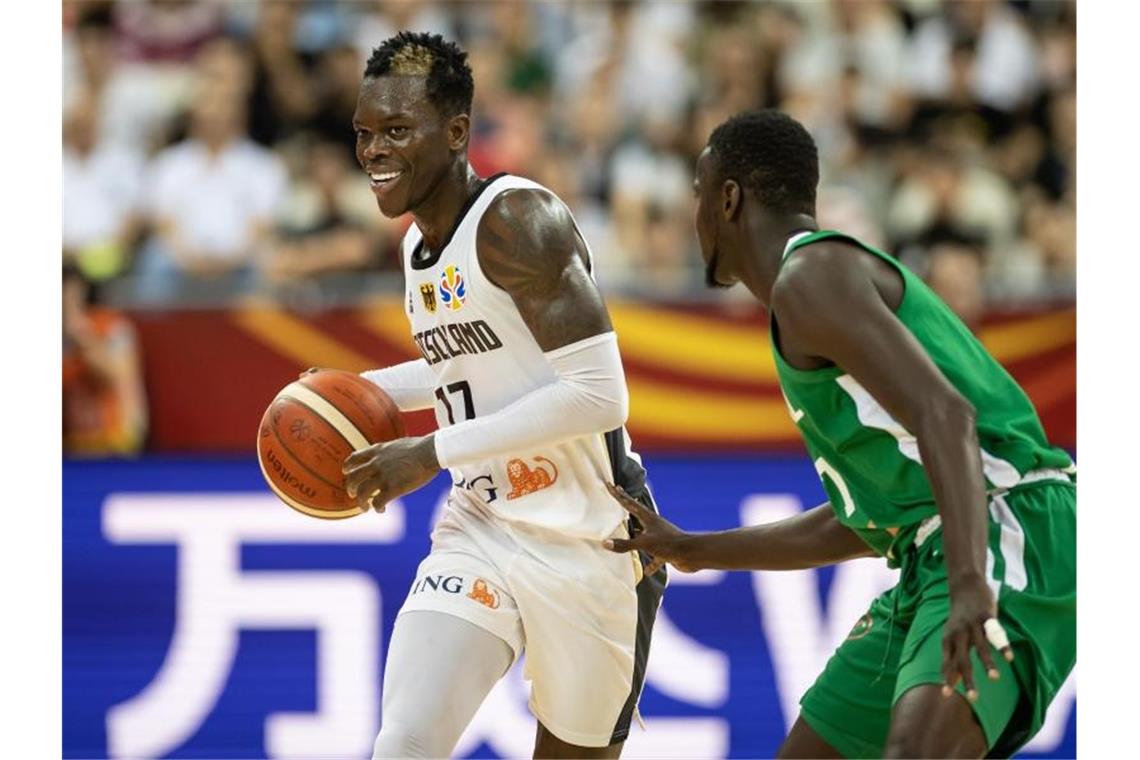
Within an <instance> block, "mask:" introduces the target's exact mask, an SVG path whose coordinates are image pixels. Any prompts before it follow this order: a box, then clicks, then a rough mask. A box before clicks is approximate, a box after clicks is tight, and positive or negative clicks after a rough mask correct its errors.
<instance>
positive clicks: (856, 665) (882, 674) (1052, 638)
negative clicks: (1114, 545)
mask: <svg viewBox="0 0 1140 760" xmlns="http://www.w3.org/2000/svg"><path fill="white" fill-rule="evenodd" d="M937 525H938V518H931V519H930V520H927V521H926V522H924V523H923V524H921V525H920V526H918V527H917V528H915V529H913V530H914V535H913V536H912V537H911V538H912V540H911V541H910V543H909V545H908V546H906V548H905V549H903V550H902V557H903V559H902V575H901V578H900V580H899V583H898V585H896V586H895V587H894V588H892V589H891V590H889V591H887V592H886V593H884V594H883V595H881V596H880V597H878V598H877V599H875V601H874V602H872V604H871V607H870V609H869V610H868V611H867V613H866V614H865V615H863V616H862V617H861V618H860V619H859V620H858V621H857V622H856V623H855V626H854V628H852V630H851V633H850V635H849V636H848V637H847V639H846V640H845V641H844V642H843V643H842V644H841V645H840V646H839V648H838V649H837V650H836V652H835V654H834V655H832V657H831V659H830V660H829V661H828V663H827V666H826V667H825V668H824V671H823V673H822V674H820V676H819V678H818V679H817V680H816V682H815V684H814V685H813V686H812V687H811V688H810V689H808V691H807V693H806V694H804V696H803V699H801V700H800V706H801V708H802V717H803V718H804V720H805V721H806V722H807V724H808V725H809V726H811V727H812V728H813V729H814V730H815V731H816V733H818V734H819V735H820V737H822V738H823V739H824V741H826V742H827V743H828V744H830V745H831V746H832V747H834V748H835V749H836V750H837V751H838V752H840V753H842V754H843V755H844V756H845V757H881V756H882V754H883V748H884V745H885V744H886V739H887V733H888V730H889V729H890V723H891V709H892V707H893V705H894V704H895V702H897V701H898V700H899V698H900V697H901V696H902V695H903V694H904V693H906V691H907V690H909V689H911V688H912V687H915V686H920V685H923V684H941V683H942V629H943V626H944V625H945V623H946V620H947V618H948V616H949V612H950V592H949V587H948V586H947V581H946V563H945V558H944V556H943V549H942V531H941V530H939V529H938V528H937ZM988 543H989V545H988V550H987V552H986V577H987V580H988V581H989V584H990V587H991V588H992V589H993V590H994V594H995V596H996V598H997V600H998V618H999V620H1001V623H1002V625H1003V626H1004V627H1005V630H1006V633H1008V634H1009V639H1010V643H1011V645H1012V647H1013V652H1014V661H1013V662H1012V663H1007V662H1006V661H1005V659H1004V658H1002V657H1000V656H998V655H997V653H996V652H994V653H993V654H994V657H993V660H994V662H995V664H996V665H997V668H998V671H999V673H1000V678H999V679H998V680H997V681H991V680H990V679H989V678H988V677H987V675H986V672H985V668H984V667H983V666H982V663H981V660H980V658H979V657H978V656H977V654H976V653H973V654H972V659H973V663H974V683H975V685H976V687H977V689H978V700H977V702H975V703H974V704H972V705H971V707H972V708H973V710H974V714H975V716H976V717H977V719H978V723H979V724H980V725H981V727H982V731H983V732H984V734H985V738H986V744H987V746H988V747H989V753H988V754H989V755H990V756H998V757H1001V756H1009V755H1011V754H1013V753H1014V752H1015V751H1017V749H1018V748H1019V747H1021V746H1022V745H1024V744H1025V743H1026V742H1027V741H1029V739H1031V738H1032V737H1033V735H1034V734H1036V733H1037V731H1038V729H1040V727H1041V723H1042V721H1043V720H1044V717H1045V710H1046V708H1047V707H1048V706H1049V703H1050V702H1051V701H1052V699H1053V697H1054V696H1055V695H1056V693H1057V691H1058V689H1060V688H1061V684H1062V683H1063V682H1064V680H1065V678H1066V677H1067V676H1068V675H1069V672H1070V671H1071V670H1072V669H1073V665H1074V663H1075V662H1076V643H1077V642H1076V639H1077V626H1076V622H1077V615H1076V613H1077V585H1076V580H1077V577H1076V569H1077V565H1076V486H1074V485H1072V484H1070V483H1065V482H1059V481H1042V482H1038V483H1034V484H1032V485H1028V486H1022V487H1020V488H1017V489H1014V490H1012V491H1007V492H1005V493H1002V494H996V495H994V496H993V497H992V498H991V501H990V504H989V537H988ZM958 691H959V692H961V693H962V694H963V695H964V694H965V687H964V686H963V685H962V684H961V683H960V684H959V685H958Z"/></svg>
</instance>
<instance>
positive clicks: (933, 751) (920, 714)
mask: <svg viewBox="0 0 1140 760" xmlns="http://www.w3.org/2000/svg"><path fill="white" fill-rule="evenodd" d="M949 612H950V607H949V599H948V597H946V596H936V597H933V598H931V599H929V600H927V601H924V602H923V603H922V605H921V606H920V607H919V608H918V611H917V612H916V614H915V619H914V622H913V623H912V624H911V628H910V632H909V633H908V635H907V640H906V643H905V644H904V647H903V654H902V658H901V660H900V663H899V671H898V677H897V679H896V683H895V697H894V709H893V710H892V713H891V727H890V733H889V736H888V739H887V751H886V752H887V755H888V756H890V757H915V756H922V757H982V756H984V755H985V754H986V752H987V750H988V749H989V748H990V747H992V746H994V744H995V743H996V742H997V741H998V738H999V737H1000V736H1001V735H1002V733H1004V731H1005V730H1006V727H1007V726H1008V725H1009V722H1010V719H1011V718H1012V717H1013V715H1014V712H1015V710H1016V709H1017V707H1018V703H1019V701H1020V700H1021V698H1022V692H1021V686H1020V685H1019V683H1018V679H1017V676H1016V674H1015V673H1014V672H1013V669H1012V667H1011V666H1010V664H1009V663H1008V662H1006V661H1005V659H1004V658H1002V657H998V656H996V653H994V654H995V656H994V657H993V661H994V666H995V668H996V669H997V671H998V678H997V679H996V680H993V679H991V678H989V676H988V675H987V673H986V667H985V665H983V664H982V661H981V658H980V657H978V654H977V652H974V651H971V653H970V660H971V663H972V665H973V680H974V686H975V688H976V689H977V691H978V699H977V701H975V702H973V703H971V702H969V701H968V700H967V699H966V687H965V682H964V681H960V682H959V683H958V684H957V687H956V689H955V691H954V693H953V694H951V695H949V696H945V697H944V696H943V695H942V680H943V679H942V658H943V653H942V635H943V630H944V627H945V624H946V619H947V618H948V616H949Z"/></svg>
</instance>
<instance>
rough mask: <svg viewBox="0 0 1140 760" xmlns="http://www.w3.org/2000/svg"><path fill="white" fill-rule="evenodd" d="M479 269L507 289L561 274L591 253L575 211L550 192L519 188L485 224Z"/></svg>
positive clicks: (494, 204)
mask: <svg viewBox="0 0 1140 760" xmlns="http://www.w3.org/2000/svg"><path fill="white" fill-rule="evenodd" d="M476 246H477V250H478V256H479V264H480V266H481V267H482V268H483V271H484V272H485V273H486V274H487V276H488V277H490V278H491V281H492V282H494V283H495V284H496V285H499V286H500V287H502V288H505V289H507V290H511V289H512V287H511V286H512V285H515V284H517V283H516V281H517V280H519V279H520V278H525V279H532V278H534V277H535V276H537V275H541V273H543V272H547V271H560V270H562V269H564V268H565V267H566V266H567V264H569V263H571V262H572V260H573V259H574V258H575V257H580V258H581V259H582V261H583V262H584V261H585V250H584V248H583V246H582V245H581V243H580V241H579V238H578V235H577V232H576V231H575V228H574V220H573V218H572V217H571V216H570V210H569V209H568V208H566V204H564V203H563V202H562V201H561V200H559V199H558V197H557V196H555V195H554V194H553V193H551V192H549V191H547V190H540V189H536V188H513V189H511V190H506V191H504V192H503V193H501V194H499V195H498V196H496V198H495V199H494V200H493V201H491V203H490V205H489V206H488V207H487V211H486V212H485V213H484V214H483V218H482V219H480V221H479V230H478V233H477V235H476Z"/></svg>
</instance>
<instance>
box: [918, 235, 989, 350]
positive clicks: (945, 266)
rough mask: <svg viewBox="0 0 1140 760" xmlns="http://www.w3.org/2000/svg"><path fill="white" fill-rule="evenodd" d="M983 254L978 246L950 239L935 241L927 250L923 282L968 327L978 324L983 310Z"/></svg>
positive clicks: (974, 326)
mask: <svg viewBox="0 0 1140 760" xmlns="http://www.w3.org/2000/svg"><path fill="white" fill-rule="evenodd" d="M984 257H985V254H984V252H983V251H982V249H981V248H979V247H978V246H976V245H970V244H969V243H968V242H965V241H951V240H947V241H945V242H941V243H936V244H935V245H933V246H932V247H931V248H930V251H929V252H928V253H927V261H926V283H927V284H928V285H929V286H930V287H931V289H933V290H934V292H935V293H937V294H938V295H939V296H940V297H941V298H942V300H943V301H945V302H946V305H947V306H949V307H950V308H951V309H953V311H954V313H955V314H957V315H958V318H959V319H961V320H962V321H963V322H965V323H966V326H967V327H969V328H970V329H971V330H976V329H977V328H978V325H979V324H981V321H982V314H983V311H984V309H983V307H984V305H985V301H984V298H983V290H982V273H983V269H984V268H983V259H984Z"/></svg>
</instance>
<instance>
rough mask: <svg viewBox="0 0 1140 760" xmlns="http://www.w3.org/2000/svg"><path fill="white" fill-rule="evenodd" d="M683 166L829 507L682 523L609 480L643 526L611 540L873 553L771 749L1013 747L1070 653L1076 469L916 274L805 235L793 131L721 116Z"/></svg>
mask: <svg viewBox="0 0 1140 760" xmlns="http://www.w3.org/2000/svg"><path fill="white" fill-rule="evenodd" d="M696 174H697V176H696V181H695V191H696V194H697V198H698V207H697V218H696V225H697V234H698V237H699V239H700V246H701V252H702V255H703V257H704V259H705V262H706V264H707V270H706V271H707V278H708V282H709V284H710V285H712V286H729V285H732V284H734V283H736V282H742V283H744V285H745V286H746V287H747V288H748V289H749V290H750V291H751V292H752V294H753V295H755V296H756V298H757V299H759V300H760V302H761V303H763V304H764V306H765V307H766V308H767V309H768V312H769V315H770V320H771V321H770V329H771V343H772V352H773V354H774V355H775V362H776V367H777V372H778V375H779V380H780V387H781V389H782V391H783V393H784V396H785V398H786V400H787V402H788V408H789V412H790V413H791V415H792V419H793V420H794V421H795V423H796V426H797V427H798V428H799V429H800V432H801V433H802V434H803V438H804V442H805V443H806V445H807V449H808V451H809V453H810V454H811V457H812V459H813V460H814V461H815V466H816V469H817V470H818V471H819V474H820V479H821V481H822V483H823V487H824V490H825V491H826V493H827V496H828V499H829V503H828V504H824V505H822V506H820V507H817V508H815V509H812V510H809V511H807V512H804V513H803V514H801V515H799V516H797V517H794V518H791V519H788V520H784V521H781V522H777V523H773V524H769V525H762V526H757V527H751V528H742V529H737V530H730V531H724V532H721V533H708V534H690V533H685V532H683V531H681V530H679V529H677V528H676V527H674V526H673V525H671V524H669V523H668V522H667V521H666V520H664V519H662V518H661V517H659V516H657V515H656V514H653V513H652V512H650V511H649V510H647V509H645V508H644V507H642V506H641V505H640V504H639V503H638V502H636V501H634V500H632V499H629V498H627V497H626V496H625V495H624V494H622V493H621V492H620V491H619V490H617V489H611V490H612V491H613V493H614V495H615V497H616V498H617V499H618V500H619V501H620V502H621V503H622V504H623V505H624V506H625V507H626V509H628V510H629V511H630V512H631V513H632V514H633V515H634V516H636V517H637V519H638V520H639V521H640V522H641V523H642V524H643V526H644V531H643V532H641V533H640V534H638V535H636V536H635V537H634V538H632V539H630V540H614V541H610V542H607V546H609V548H611V549H613V550H615V551H629V550H634V549H636V550H641V551H645V552H647V553H649V554H652V555H654V557H655V560H656V561H658V562H660V561H668V562H670V563H672V564H674V565H675V566H676V567H677V568H678V569H680V570H684V571H692V570H697V569H700V568H717V569H724V570H793V569H803V568H811V567H818V566H821V565H826V564H831V563H836V562H842V561H844V560H848V559H853V558H856V557H867V556H882V557H884V558H885V559H886V561H887V562H888V564H890V565H891V566H893V567H898V568H900V569H901V572H900V576H901V577H900V581H899V583H898V585H897V586H895V587H894V588H893V589H891V590H890V591H888V592H886V593H885V594H883V595H882V596H880V597H879V598H878V599H876V600H875V601H874V602H873V603H872V605H871V607H870V609H869V610H868V612H867V614H866V615H864V616H863V617H862V618H861V619H860V620H859V621H858V622H857V623H856V624H855V627H854V628H853V630H852V631H851V634H850V636H849V637H848V638H847V640H846V641H845V642H844V643H843V644H842V645H841V646H840V647H839V649H838V650H837V651H836V652H835V654H834V655H833V656H832V658H831V659H830V661H829V662H828V664H827V666H826V668H825V669H824V671H823V673H822V674H821V675H820V676H819V678H818V680H817V681H816V682H815V684H814V685H813V686H812V687H811V688H810V689H809V690H808V691H807V693H806V694H805V695H804V696H803V699H802V700H801V713H800V717H799V719H798V720H797V721H796V723H795V725H793V726H792V729H791V731H790V733H789V735H788V737H787V739H786V740H785V741H784V744H783V746H782V747H781V748H780V751H779V756H780V757H836V756H846V757H872V756H887V757H948V756H954V757H966V756H972V757H982V756H987V755H991V756H992V755H1009V754H1011V753H1013V752H1014V751H1016V750H1017V749H1018V748H1019V747H1020V746H1022V745H1023V744H1024V743H1025V742H1026V741H1028V740H1029V739H1030V738H1031V737H1032V736H1033V734H1034V733H1036V731H1037V730H1038V729H1039V728H1040V726H1041V722H1042V719H1043V717H1044V714H1045V709H1046V707H1047V706H1048V705H1049V702H1050V701H1051V700H1052V698H1053V696H1054V695H1055V694H1056V692H1057V690H1058V689H1059V688H1060V686H1061V684H1062V682H1063V681H1064V680H1065V678H1066V676H1067V675H1068V674H1069V672H1070V671H1071V670H1072V668H1073V664H1074V662H1075V660H1076V486H1075V483H1074V478H1073V473H1074V468H1073V465H1072V461H1071V460H1070V458H1069V456H1068V455H1067V454H1066V453H1065V452H1064V451H1062V450H1060V449H1057V448H1054V447H1052V446H1050V445H1049V443H1048V441H1047V440H1046V439H1045V434H1044V432H1043V430H1042V427H1041V423H1040V421H1039V420H1038V417H1037V414H1036V411H1035V410H1034V408H1033V406H1032V404H1031V403H1030V401H1029V399H1028V398H1027V397H1026V395H1025V393H1024V392H1023V391H1022V390H1021V388H1020V387H1018V385H1017V384H1016V383H1015V382H1014V380H1013V379H1012V378H1011V377H1010V376H1009V375H1008V374H1007V373H1006V372H1005V370H1004V369H1002V367H1001V366H1000V365H999V364H998V363H997V362H996V361H995V360H994V359H993V357H991V356H990V355H989V354H988V353H987V352H986V350H985V349H984V348H983V347H982V345H981V344H980V343H979V342H978V341H977V340H976V339H975V338H974V336H973V335H971V334H970V332H969V331H968V330H967V329H966V327H965V326H964V325H963V324H962V323H961V322H960V321H959V320H958V319H957V318H956V317H955V316H954V314H953V313H951V311H950V309H949V308H948V307H947V306H946V304H944V303H943V302H942V301H941V300H940V299H939V298H938V297H937V296H936V295H934V293H933V292H932V291H931V290H930V289H929V288H928V287H927V286H926V285H925V284H924V283H923V282H922V281H921V280H920V279H919V278H918V277H917V276H915V275H914V274H913V273H912V272H910V271H909V270H908V269H906V268H905V267H903V266H901V265H900V264H899V263H898V262H897V261H896V260H895V259H894V258H892V257H891V256H889V255H888V254H885V253H883V252H882V251H879V250H877V249H875V248H872V247H870V246H868V245H865V244H863V243H860V242H859V241H857V240H855V239H853V238H851V237H849V236H847V235H843V234H841V233H839V232H833V231H828V230H820V229H819V228H818V225H817V224H816V220H815V191H816V185H817V183H818V179H819V169H818V160H817V157H816V148H815V144H814V142H813V141H812V138H811V136H810V135H809V134H808V133H807V131H806V130H805V129H804V128H803V126H801V125H800V124H799V123H797V122H796V121H795V120H793V119H791V118H790V117H788V116H786V115H784V114H782V113H780V112H777V111H760V112H751V113H745V114H741V115H739V116H736V117H734V118H732V119H730V120H728V121H727V122H725V123H724V124H722V125H721V126H719V127H718V128H717V129H716V130H715V131H714V132H713V133H712V136H711V137H710V138H709V143H708V146H707V147H706V148H705V150H704V151H703V152H702V154H701V156H700V158H699V159H698V162H697V172H696ZM768 614H795V612H794V611H793V610H788V611H783V613H781V611H779V610H772V611H769V613H768Z"/></svg>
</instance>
